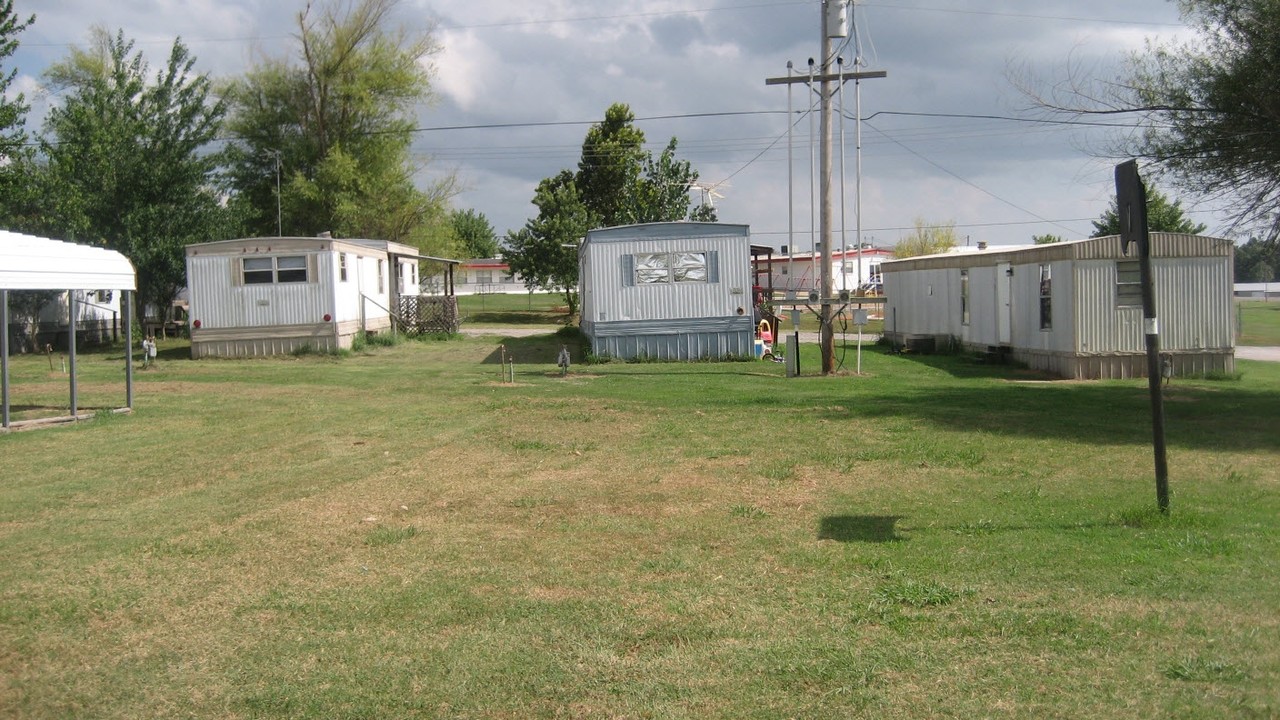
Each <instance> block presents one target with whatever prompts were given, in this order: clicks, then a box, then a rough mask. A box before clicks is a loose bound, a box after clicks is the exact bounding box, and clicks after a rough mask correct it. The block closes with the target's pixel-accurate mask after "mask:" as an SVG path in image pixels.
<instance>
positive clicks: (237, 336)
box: [187, 237, 419, 358]
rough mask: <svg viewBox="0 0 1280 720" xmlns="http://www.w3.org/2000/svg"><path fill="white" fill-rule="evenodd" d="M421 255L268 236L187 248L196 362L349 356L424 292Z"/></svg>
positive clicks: (364, 244) (385, 246) (375, 245)
mask: <svg viewBox="0 0 1280 720" xmlns="http://www.w3.org/2000/svg"><path fill="white" fill-rule="evenodd" d="M418 259H419V255H418V251H417V249H416V248H413V247H410V246H408V245H401V244H399V243H394V242H390V241H386V240H338V239H334V238H329V237H310V238H308V237H268V238H245V239H240V240H222V241H218V242H209V243H201V244H198V245H188V246H187V289H188V302H189V307H188V317H189V318H190V329H191V356H192V357H194V358H201V357H211V356H212V357H249V356H259V355H275V354H283V353H290V352H294V351H297V350H300V349H303V348H311V349H313V350H318V351H326V352H327V351H333V350H337V349H340V348H350V347H351V343H352V340H353V339H354V338H355V336H356V335H357V334H358V333H360V332H369V333H375V332H380V331H383V330H387V329H389V328H390V327H391V324H392V319H391V309H392V308H396V307H397V306H398V302H399V296H400V295H402V294H412V295H417V294H418V289H417V288H418Z"/></svg>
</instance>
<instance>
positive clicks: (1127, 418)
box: [757, 348, 1280, 451]
mask: <svg viewBox="0 0 1280 720" xmlns="http://www.w3.org/2000/svg"><path fill="white" fill-rule="evenodd" d="M876 351H877V352H882V353H883V352H886V351H885V350H883V349H881V348H877V350H876ZM912 359H913V361H915V362H919V363H921V364H924V365H928V366H929V367H934V368H938V369H939V370H941V371H943V372H946V373H948V374H950V375H951V376H953V377H956V378H992V379H995V380H1001V379H1003V380H1006V381H1007V382H994V383H991V382H983V383H977V384H972V385H971V384H968V383H954V384H953V383H945V384H940V383H921V384H920V385H918V386H910V385H906V386H903V385H898V386H897V387H896V388H895V392H891V393H881V394H875V395H870V396H867V397H862V398H859V399H858V402H857V404H856V411H853V410H845V411H843V412H830V413H827V415H828V417H829V418H830V419H832V420H839V419H849V418H850V417H851V416H853V415H856V416H858V417H863V418H872V419H877V418H878V419H883V420H892V419H902V418H906V419H913V420H918V421H923V422H926V423H928V424H929V425H931V426H934V427H938V428H941V429H944V430H949V431H955V432H974V431H981V432H983V433H990V434H998V435H1005V436H1010V437H1027V438H1060V439H1067V440H1072V441H1075V442H1084V443H1089V444H1092V445H1097V446H1100V447H1105V446H1117V445H1137V444H1145V445H1149V444H1151V441H1152V437H1151V397H1150V394H1149V391H1148V388H1147V384H1146V381H1145V380H1143V379H1138V380H1116V381H1111V380H1100V381H1068V380H1048V381H1045V380H1037V379H1035V378H1034V377H1033V376H1028V375H1026V374H1025V371H1020V370H1018V369H1017V368H1013V367H1010V366H1001V365H981V364H977V363H975V362H973V360H971V359H969V358H967V357H964V356H958V355H918V356H913V357H912ZM1163 395H1164V403H1163V404H1164V414H1165V438H1166V441H1167V442H1168V444H1169V447H1170V448H1175V449H1176V448H1179V447H1182V448H1199V449H1206V448H1207V449H1215V450H1243V451H1252V450H1271V451H1280V435H1278V434H1277V433H1276V432H1275V428H1277V427H1280V402H1277V397H1278V395H1277V393H1276V391H1275V390H1274V389H1273V387H1272V386H1271V385H1270V384H1266V385H1263V386H1261V387H1258V386H1244V385H1242V384H1240V383H1238V382H1233V381H1225V380H1224V381H1204V380H1187V381H1182V382H1179V381H1177V380H1175V381H1174V383H1173V384H1172V385H1170V386H1168V387H1166V388H1165V389H1164V393H1163ZM757 402H765V400H763V399H758V400H757Z"/></svg>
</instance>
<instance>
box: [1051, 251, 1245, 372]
mask: <svg viewBox="0 0 1280 720" xmlns="http://www.w3.org/2000/svg"><path fill="white" fill-rule="evenodd" d="M1152 273H1153V274H1154V277H1155V291H1156V319H1157V320H1158V322H1159V328H1160V347H1161V349H1164V350H1170V351H1182V350H1203V349H1223V348H1233V347H1234V346H1235V337H1234V325H1233V321H1232V316H1231V312H1232V300H1231V268H1230V259H1229V258H1227V257H1222V256H1216V257H1206V258H1174V259H1156V260H1153V261H1152ZM1076 278H1077V280H1076V282H1077V285H1078V287H1079V295H1078V296H1077V301H1076V303H1075V305H1076V313H1077V314H1078V315H1079V320H1078V322H1077V326H1078V333H1079V345H1078V348H1077V349H1078V350H1079V351H1080V352H1083V353H1111V352H1121V353H1144V352H1146V342H1145V339H1144V337H1143V322H1142V308H1141V307H1124V308H1119V307H1116V263H1115V260H1092V261H1082V262H1079V263H1077V264H1076Z"/></svg>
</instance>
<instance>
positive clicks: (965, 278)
mask: <svg viewBox="0 0 1280 720" xmlns="http://www.w3.org/2000/svg"><path fill="white" fill-rule="evenodd" d="M960 322H961V323H962V324H965V325H968V324H969V270H968V269H967V268H966V269H962V270H961V271H960Z"/></svg>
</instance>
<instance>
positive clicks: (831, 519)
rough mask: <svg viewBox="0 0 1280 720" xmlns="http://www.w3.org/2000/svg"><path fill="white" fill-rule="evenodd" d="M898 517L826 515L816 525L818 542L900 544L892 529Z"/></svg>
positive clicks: (895, 532)
mask: <svg viewBox="0 0 1280 720" xmlns="http://www.w3.org/2000/svg"><path fill="white" fill-rule="evenodd" d="M900 518H901V516H899V515H828V516H827V517H824V518H822V520H821V522H820V523H819V524H818V539H819V540H835V541H836V542H844V543H847V542H867V543H883V542H900V541H902V540H904V539H905V538H903V537H902V536H900V535H898V532H897V530H896V528H895V527H894V526H895V525H896V523H897V522H898V520H899V519H900Z"/></svg>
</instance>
